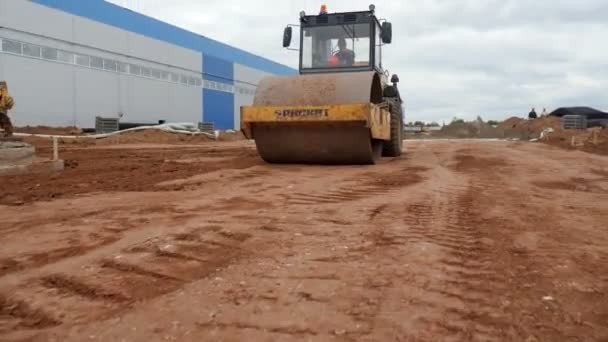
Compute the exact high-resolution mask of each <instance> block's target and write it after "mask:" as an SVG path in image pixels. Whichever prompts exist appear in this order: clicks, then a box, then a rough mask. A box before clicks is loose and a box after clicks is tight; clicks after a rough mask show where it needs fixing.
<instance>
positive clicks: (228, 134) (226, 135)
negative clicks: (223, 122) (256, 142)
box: [217, 131, 247, 141]
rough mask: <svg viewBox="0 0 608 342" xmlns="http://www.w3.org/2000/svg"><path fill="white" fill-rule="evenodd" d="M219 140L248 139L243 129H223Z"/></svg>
mask: <svg viewBox="0 0 608 342" xmlns="http://www.w3.org/2000/svg"><path fill="white" fill-rule="evenodd" d="M217 140H219V141H239V140H247V138H246V137H245V135H244V134H243V132H241V131H221V132H220V135H219V137H218V139H217Z"/></svg>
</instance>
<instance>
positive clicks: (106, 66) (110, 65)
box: [103, 59, 118, 71]
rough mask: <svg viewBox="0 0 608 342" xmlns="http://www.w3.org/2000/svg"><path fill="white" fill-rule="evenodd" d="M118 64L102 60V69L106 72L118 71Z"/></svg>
mask: <svg viewBox="0 0 608 342" xmlns="http://www.w3.org/2000/svg"><path fill="white" fill-rule="evenodd" d="M117 64H118V63H116V61H113V60H110V59H104V60H103V69H104V70H108V71H116V70H118V65H117Z"/></svg>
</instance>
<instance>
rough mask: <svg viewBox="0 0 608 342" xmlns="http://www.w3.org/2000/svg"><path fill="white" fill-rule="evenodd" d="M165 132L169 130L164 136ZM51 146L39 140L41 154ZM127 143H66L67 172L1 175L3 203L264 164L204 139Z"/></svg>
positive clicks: (140, 187)
mask: <svg viewBox="0 0 608 342" xmlns="http://www.w3.org/2000/svg"><path fill="white" fill-rule="evenodd" d="M165 134H170V133H164V134H163V135H161V137H164V136H165ZM155 135H156V134H155ZM195 138H197V137H195ZM197 139H201V138H197ZM28 140H29V139H28ZM165 141H166V140H165ZM30 142H31V140H30ZM49 145H50V143H49V141H48V140H36V141H35V146H37V147H38V150H37V153H38V156H50V155H51V154H52V152H51V148H50V146H49ZM124 146H127V147H128V146H129V145H113V146H108V148H95V147H73V145H67V146H62V147H61V150H60V158H62V159H64V161H65V166H66V169H65V170H64V171H63V172H59V173H55V174H46V175H23V176H5V177H2V178H1V182H0V204H6V205H22V204H26V203H30V202H35V201H40V200H51V199H56V198H63V197H70V196H73V195H75V194H83V193H89V192H96V191H146V190H151V189H152V190H153V188H154V185H155V184H157V183H159V182H164V181H169V180H174V179H180V178H186V177H190V176H193V175H197V174H201V173H205V172H211V171H216V170H219V169H230V168H234V169H240V168H247V167H251V166H253V165H257V164H259V163H261V159H260V158H259V157H258V156H257V154H256V153H255V151H252V150H243V149H238V150H236V151H235V150H234V149H231V148H218V147H213V146H208V145H205V144H202V145H184V146H180V145H166V146H163V145H158V146H157V145H150V144H142V145H141V146H140V148H133V146H134V145H130V146H132V147H131V148H122V147H124ZM184 160H186V162H184ZM177 188H179V187H174V189H177ZM159 190H160V189H159Z"/></svg>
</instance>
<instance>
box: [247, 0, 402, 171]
mask: <svg viewBox="0 0 608 342" xmlns="http://www.w3.org/2000/svg"><path fill="white" fill-rule="evenodd" d="M294 26H296V25H287V27H285V30H284V33H283V47H285V48H288V49H290V50H297V51H298V52H299V56H300V57H299V63H300V64H299V72H298V74H297V75H290V76H268V77H265V78H263V79H262V80H261V81H260V83H259V84H258V86H257V89H256V92H255V97H254V100H253V104H252V105H250V106H242V107H241V108H240V109H241V113H240V114H241V130H242V131H243V133H244V135H245V136H246V137H247V138H248V139H253V140H254V141H255V145H256V149H257V151H258V153H259V155H260V157H261V158H262V159H263V160H265V161H266V162H268V163H301V164H375V163H376V162H378V161H379V160H380V159H381V157H382V156H384V157H398V156H400V155H401V154H402V150H403V110H402V99H401V95H400V94H399V90H398V88H397V83H398V82H399V77H398V76H397V75H395V74H393V75H392V76H391V78H390V82H389V79H388V77H389V72H388V70H387V69H385V68H384V67H383V65H382V47H383V46H384V45H386V44H390V43H391V41H392V25H391V23H390V22H387V21H386V20H379V19H378V18H377V17H376V14H375V7H374V5H370V6H369V10H367V11H359V12H341V13H328V11H327V10H326V7H322V9H321V11H320V12H319V14H316V15H307V14H306V13H305V12H304V11H302V12H300V24H299V25H297V27H299V33H300V42H299V43H300V46H299V49H292V48H290V46H291V41H292V35H293V27H294Z"/></svg>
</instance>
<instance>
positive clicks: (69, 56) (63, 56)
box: [57, 50, 74, 64]
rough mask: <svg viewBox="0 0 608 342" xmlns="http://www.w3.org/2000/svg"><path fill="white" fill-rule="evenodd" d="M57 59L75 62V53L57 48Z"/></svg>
mask: <svg viewBox="0 0 608 342" xmlns="http://www.w3.org/2000/svg"><path fill="white" fill-rule="evenodd" d="M57 60H58V61H61V62H64V63H70V64H74V54H73V53H71V52H67V51H61V50H57Z"/></svg>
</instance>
